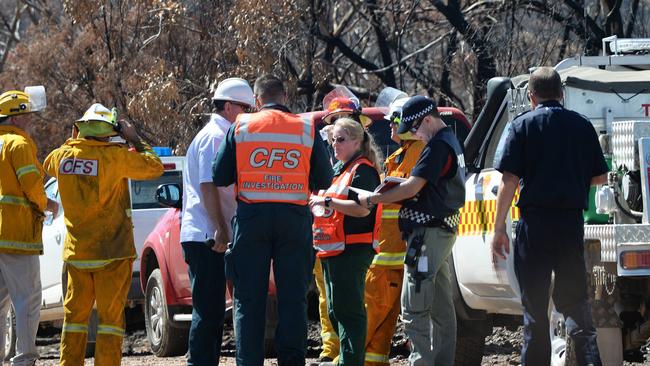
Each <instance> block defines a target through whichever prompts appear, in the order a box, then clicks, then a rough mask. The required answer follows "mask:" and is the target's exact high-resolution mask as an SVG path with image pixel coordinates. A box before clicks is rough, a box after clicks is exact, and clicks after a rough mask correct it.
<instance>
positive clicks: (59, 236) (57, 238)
mask: <svg viewBox="0 0 650 366" xmlns="http://www.w3.org/2000/svg"><path fill="white" fill-rule="evenodd" d="M54 240H56V243H57V244H59V245H61V233H59V232H57V233H56V234H55V235H54Z"/></svg>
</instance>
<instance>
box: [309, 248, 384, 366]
mask: <svg viewBox="0 0 650 366" xmlns="http://www.w3.org/2000/svg"><path fill="white" fill-rule="evenodd" d="M374 256H375V251H374V250H373V249H372V247H371V246H370V245H360V246H356V247H354V246H348V247H346V249H345V251H344V252H343V253H341V254H339V255H337V256H335V257H328V258H322V259H321V264H322V266H323V273H324V275H325V293H326V295H327V308H328V311H329V317H330V321H331V322H332V326H333V327H334V330H335V331H336V332H337V334H338V336H339V340H340V342H341V349H340V352H339V361H338V365H339V366H363V363H364V359H365V347H366V328H367V322H368V320H367V316H366V307H365V303H364V293H365V281H366V272H368V268H369V267H370V264H371V263H372V259H373V258H374Z"/></svg>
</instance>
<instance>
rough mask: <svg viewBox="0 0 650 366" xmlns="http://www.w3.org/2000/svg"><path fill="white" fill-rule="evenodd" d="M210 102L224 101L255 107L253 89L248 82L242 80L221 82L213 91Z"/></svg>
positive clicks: (231, 79) (233, 79) (234, 79)
mask: <svg viewBox="0 0 650 366" xmlns="http://www.w3.org/2000/svg"><path fill="white" fill-rule="evenodd" d="M212 100H225V101H229V102H238V103H242V104H246V105H248V106H249V107H254V106H255V97H254V96H253V89H251V86H250V85H249V84H248V81H246V80H244V79H242V78H229V79H226V80H222V81H221V82H220V83H219V85H217V89H216V90H215V91H214V95H213V96H212Z"/></svg>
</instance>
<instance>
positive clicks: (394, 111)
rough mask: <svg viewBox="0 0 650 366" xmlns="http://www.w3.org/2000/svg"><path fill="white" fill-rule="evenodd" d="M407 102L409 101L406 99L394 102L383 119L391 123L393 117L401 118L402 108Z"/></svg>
mask: <svg viewBox="0 0 650 366" xmlns="http://www.w3.org/2000/svg"><path fill="white" fill-rule="evenodd" d="M407 100H409V98H408V97H405V98H399V99H396V100H394V101H393V102H392V103H391V104H390V106H389V107H388V113H387V114H386V115H385V116H384V119H387V120H389V121H392V120H393V118H395V117H401V116H402V107H404V104H405V103H406V101H407Z"/></svg>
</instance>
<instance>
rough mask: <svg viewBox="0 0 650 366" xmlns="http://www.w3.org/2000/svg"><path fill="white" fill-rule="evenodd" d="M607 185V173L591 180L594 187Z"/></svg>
mask: <svg viewBox="0 0 650 366" xmlns="http://www.w3.org/2000/svg"><path fill="white" fill-rule="evenodd" d="M605 183H607V173H605V174H601V175H597V176H595V177H593V178H591V185H592V186H599V185H603V184H605Z"/></svg>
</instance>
